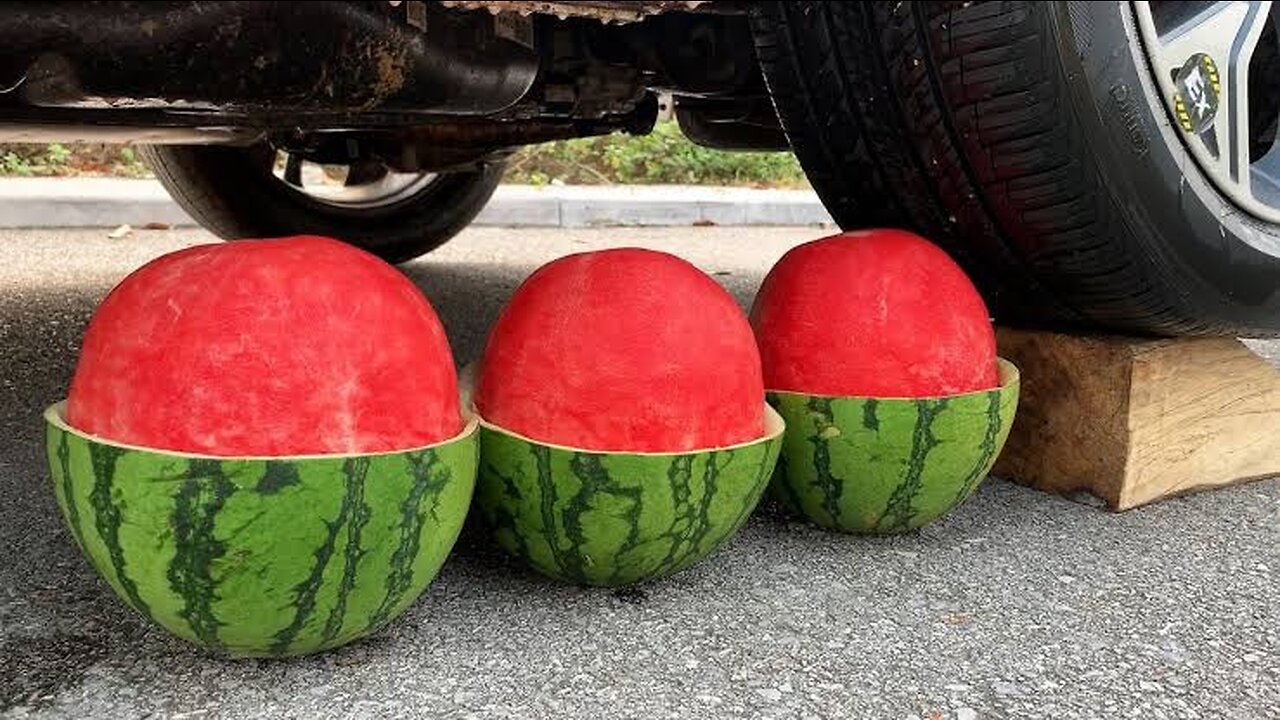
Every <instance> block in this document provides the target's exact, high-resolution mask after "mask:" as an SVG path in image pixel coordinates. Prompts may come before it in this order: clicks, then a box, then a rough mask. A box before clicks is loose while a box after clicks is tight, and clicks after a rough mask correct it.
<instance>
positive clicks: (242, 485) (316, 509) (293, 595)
mask: <svg viewBox="0 0 1280 720" xmlns="http://www.w3.org/2000/svg"><path fill="white" fill-rule="evenodd" d="M45 428H46V446H47V450H48V458H49V465H50V469H51V474H52V478H53V487H54V494H55V495H56V497H57V501H58V505H59V506H60V507H61V509H62V513H63V517H64V519H65V520H66V522H67V525H68V527H69V528H70V529H71V533H72V535H73V537H74V538H75V541H76V543H77V544H78V545H79V546H80V548H81V549H82V550H83V551H84V553H85V555H86V556H87V557H88V558H89V560H90V562H91V563H92V564H93V566H94V567H95V568H96V569H97V571H98V572H99V574H101V575H102V577H103V578H104V579H105V580H106V581H107V583H108V584H109V585H110V586H111V588H112V589H113V590H114V591H115V592H116V594H117V595H119V596H120V598H121V599H122V600H124V601H125V603H127V604H128V605H129V606H130V607H132V608H133V609H134V610H136V611H138V612H139V613H141V614H142V615H143V616H145V617H147V618H149V619H151V620H152V621H154V622H156V623H157V624H159V625H161V626H162V627H164V628H166V629H167V630H169V631H170V632H171V633H173V634H174V635H176V636H178V637H180V638H183V639H185V640H189V641H191V642H193V643H196V644H198V645H201V646H204V647H206V648H208V649H210V650H213V651H215V652H217V653H220V654H225V655H230V656H236V657H271V656H288V655H301V654H308V653H313V652H318V651H322V650H326V649H329V648H334V647H337V646H340V645H343V644H346V643H348V642H351V641H352V640H355V639H357V638H359V637H362V636H364V635H367V634H369V633H371V632H374V631H376V630H378V629H379V628H381V627H383V626H384V625H386V624H387V623H389V622H390V621H391V620H393V619H394V618H396V617H397V616H399V615H400V614H401V613H402V612H404V611H405V610H406V609H407V608H408V607H409V605H410V604H412V603H413V601H414V600H415V599H416V598H417V597H418V596H419V595H420V594H421V593H422V591H423V590H424V589H425V588H426V587H427V585H428V584H429V583H430V582H431V581H432V579H434V578H435V575H436V573H437V572H438V571H439V570H440V567H441V565H443V563H444V560H445V558H446V557H447V556H448V554H449V552H450V550H451V549H452V548H453V545H454V543H455V541H456V540H457V538H458V534H459V532H460V531H461V530H462V525H463V521H464V520H465V517H466V514H467V511H468V508H469V506H470V503H471V498H472V495H473V492H474V488H475V475H476V467H477V465H478V463H479V437H478V429H477V428H478V423H477V421H476V420H475V419H471V420H470V422H469V423H468V424H467V426H466V427H465V428H464V430H463V431H462V432H461V433H460V434H459V435H457V436H456V437H454V438H451V439H449V440H446V441H443V442H440V443H436V444H433V445H428V446H424V447H420V448H413V449H408V450H403V451H393V452H380V453H368V454H351V455H340V454H334V455H312V456H291V457H270V458H241V457H237V458H227V457H214V456H204V455H195V454H190V453H181V452H171V451H164V450H155V449H148V448H141V447H135V446H130V445H127V444H122V443H116V442H112V441H107V440H104V439H102V438H97V437H93V436H90V435H86V434H84V433H81V432H79V431H77V430H75V429H74V428H72V427H70V426H69V425H68V424H67V423H66V420H65V402H60V403H57V404H55V405H53V406H52V407H50V408H49V409H48V410H47V411H46V412H45Z"/></svg>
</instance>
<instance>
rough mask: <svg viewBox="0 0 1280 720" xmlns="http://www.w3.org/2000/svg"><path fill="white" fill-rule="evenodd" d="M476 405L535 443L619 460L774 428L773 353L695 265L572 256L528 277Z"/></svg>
mask: <svg viewBox="0 0 1280 720" xmlns="http://www.w3.org/2000/svg"><path fill="white" fill-rule="evenodd" d="M476 408H477V410H478V411H479V412H480V414H481V416H483V417H484V419H485V420H486V421H488V422H490V423H493V424H494V425H497V426H501V427H503V428H506V429H508V430H510V431H512V432H515V433H518V434H520V435H523V436H525V437H528V438H532V439H534V440H538V441H540V442H545V443H551V444H559V445H567V446H573V447H578V448H586V449H591V450H601V451H608V452H615V451H641V452H676V451H682V452H683V451H690V450H700V449H705V448H713V447H725V446H728V445H736V444H740V443H745V442H750V441H752V440H756V439H758V438H759V437H760V436H761V435H762V434H764V430H765V427H764V413H763V408H764V382H763V380H762V378H761V374H760V353H759V351H758V350H757V349H756V343H755V338H754V337H753V336H752V333H751V326H750V325H749V324H748V322H747V318H746V316H745V315H744V314H743V312H742V310H741V309H740V308H739V307H738V304H737V302H735V301H734V299H733V297H732V296H731V295H729V293H727V292H726V291H725V290H724V288H722V287H720V286H719V285H718V284H716V282H715V281H714V280H712V279H711V278H710V277H708V276H707V274H706V273H704V272H702V271H701V270H699V269H698V268H696V267H694V266H693V265H691V264H689V263H688V262H686V261H684V260H681V259H680V258H678V257H675V256H674V255H669V254H667V253H662V252H655V251H652V250H642V249H638V248H620V249H615V250H602V251H599V252H589V253H581V254H577V255H570V256H568V257H564V258H561V259H559V260H556V261H554V262H551V263H548V264H547V265H544V266H543V267H541V268H539V269H538V270H537V272H535V273H533V275H531V276H530V277H529V278H528V279H527V280H525V282H524V283H523V284H521V286H520V288H519V289H517V290H516V292H515V294H514V295H513V296H512V298H511V300H510V302H509V303H508V304H507V306H506V307H505V308H504V309H503V311H502V314H501V316H500V317H499V318H498V321H497V323H496V324H495V325H494V327H493V331H492V332H491V333H490V335H489V340H488V343H487V344H486V347H485V351H484V361H483V363H482V365H481V368H480V374H479V377H478V379H477V387H476Z"/></svg>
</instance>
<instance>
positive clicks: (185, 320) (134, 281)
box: [67, 237, 462, 456]
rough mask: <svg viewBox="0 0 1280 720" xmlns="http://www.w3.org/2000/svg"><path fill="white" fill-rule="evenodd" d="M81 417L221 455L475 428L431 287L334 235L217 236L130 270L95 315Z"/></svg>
mask: <svg viewBox="0 0 1280 720" xmlns="http://www.w3.org/2000/svg"><path fill="white" fill-rule="evenodd" d="M67 419H68V422H70V424H71V425H73V426H74V427H76V428H78V429H80V430H81V431H84V432H87V433H91V434H93V435H97V436H100V437H103V438H106V439H109V440H115V441H117V442H123V443H128V444H133V445H140V446H144V447H148V448H158V449H166V450H178V451H186V452H195V453H202V454H210V455H220V456H282V455H304V454H306V455H309V454H329V453H369V452H380V451H389V450H398V449H406V448H412V447H417V446H421V445H426V444H430V443H433V442H437V441H441V440H446V439H448V438H451V437H453V436H455V435H457V434H458V433H459V432H460V431H461V427H462V419H461V416H460V413H459V403H458V388H457V376H456V371H455V369H454V365H453V360H452V355H451V353H450V351H449V344H448V340H447V339H446V337H445V334H444V329H443V327H441V325H440V321H439V319H438V318H437V317H436V314H435V311H434V310H432V308H431V305H430V304H429V303H428V302H427V300H426V298H424V297H423V296H422V294H421V292H419V291H418V288H417V287H415V286H414V285H413V283H411V282H410V281H409V280H408V279H407V278H405V277H404V276H403V275H401V274H400V273H399V272H397V271H396V269H395V268H393V267H391V266H390V265H388V264H386V263H385V262H383V261H381V260H379V259H377V258H375V257H374V256H372V255H370V254H368V253H365V252H363V251H361V250H357V249H355V248H353V247H351V246H349V245H346V244H343V243H341V242H338V241H336V240H331V239H327V238H320V237H294V238H282V239H276V240H242V241H237V242H233V243H226V244H216V245H201V246H197V247H193V248H188V249H186V250H181V251H178V252H174V253H171V254H168V255H165V256H163V257H160V258H157V259H156V260H154V261H152V262H150V263H148V264H147V265H145V266H143V267H142V268H140V269H138V270H137V271H136V272H134V273H133V274H131V275H129V276H128V277H127V278H125V279H124V280H123V281H122V282H121V283H120V284H119V285H118V286H117V287H116V288H115V289H114V290H112V291H111V293H110V294H109V295H108V296H107V298H106V300H104V301H103V303H102V305H101V306H100V307H99V308H98V310H97V311H96V312H95V314H94V316H93V319H92V320H91V321H90V323H89V328H88V330H87V331H86V333H85V337H84V345H83V348H82V350H81V354H80V360H79V363H78V364H77V366H76V372H75V377H74V378H73V380H72V382H71V392H70V396H69V398H68V401H67Z"/></svg>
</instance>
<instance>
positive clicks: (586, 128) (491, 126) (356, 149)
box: [271, 94, 658, 172]
mask: <svg viewBox="0 0 1280 720" xmlns="http://www.w3.org/2000/svg"><path fill="white" fill-rule="evenodd" d="M657 116H658V99H657V96H655V95H652V94H651V95H648V96H647V97H645V98H644V99H643V100H642V101H641V102H640V103H639V105H637V106H636V108H635V109H634V110H633V111H632V112H630V113H628V114H626V115H617V116H612V117H607V118H601V119H597V120H571V119H563V118H534V119H528V120H517V121H500V120H488V119H478V118H477V119H468V120H459V121H442V122H435V123H430V124H427V125H419V126H416V127H412V128H404V129H401V130H398V131H394V132H386V131H384V132H378V133H372V132H365V131H351V132H320V133H314V132H313V133H296V134H289V135H284V134H276V135H273V136H272V138H271V142H272V144H273V145H274V146H275V147H277V148H281V149H283V150H285V151H287V152H289V153H290V154H296V155H298V156H299V157H302V158H304V159H307V160H310V161H312V162H316V163H320V164H338V165H341V164H346V163H349V162H351V161H352V160H355V159H367V158H377V159H378V160H379V161H381V162H383V163H384V164H386V165H388V166H390V167H393V168H395V169H396V170H397V171H400V172H442V171H445V170H452V169H457V168H459V167H463V166H466V165H467V164H473V163H475V162H477V161H483V160H486V159H491V158H493V157H496V156H501V155H503V154H505V153H508V152H510V150H512V149H513V148H515V147H517V146H520V145H532V144H536V143H543V142H551V141H553V140H567V139H569V138H576V137H588V136H592V135H607V134H609V133H611V132H615V131H622V132H628V133H632V134H642V133H647V132H649V131H651V130H652V129H653V124H654V122H655V121H656V120H657Z"/></svg>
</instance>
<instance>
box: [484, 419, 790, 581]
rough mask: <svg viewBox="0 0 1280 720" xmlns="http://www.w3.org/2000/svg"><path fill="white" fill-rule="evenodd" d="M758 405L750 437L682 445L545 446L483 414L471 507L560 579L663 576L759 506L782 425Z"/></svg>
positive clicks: (505, 540)
mask: <svg viewBox="0 0 1280 720" xmlns="http://www.w3.org/2000/svg"><path fill="white" fill-rule="evenodd" d="M765 411H766V420H765V423H766V433H765V436H764V437H762V438H760V439H759V440H756V441H753V442H750V443H744V444H741V445H734V446H730V447H725V448H719V449H714V450H702V451H692V452H684V453H638V452H637V453H632V452H600V451H595V450H583V449H578V448H572V447H564V446H560V445H551V444H547V443H541V442H537V441H535V440H531V439H529V438H525V437H521V436H520V435H518V434H516V433H513V432H510V431H508V430H505V429H503V428H501V427H498V426H495V425H492V424H489V423H486V422H485V421H484V420H483V419H481V421H480V445H481V453H480V455H481V463H480V474H479V480H478V484H477V486H476V509H477V511H478V512H479V513H480V516H481V517H482V518H483V519H484V520H485V521H486V522H487V524H488V525H489V527H490V528H491V530H492V532H493V535H494V537H495V539H496V541H497V543H498V544H499V545H500V546H501V547H503V548H504V549H506V550H507V551H508V552H510V553H511V554H513V555H515V556H517V557H520V558H522V559H524V560H525V561H526V562H528V563H529V564H530V565H531V566H532V567H533V568H534V569H536V570H538V571H540V572H542V573H543V574H545V575H548V576H550V577H552V578H555V579H557V580H561V581H564V582H569V583H574V584H579V585H597V586H619V585H629V584H633V583H638V582H643V581H646V580H652V579H655V578H659V577H662V576H665V575H670V574H671V573H675V572H678V571H680V570H683V569H685V568H687V567H689V566H691V565H693V564H694V563H697V562H698V561H700V560H702V559H704V558H706V557H707V556H708V555H710V554H711V553H713V552H714V551H715V550H716V549H717V548H719V547H720V546H721V545H722V544H723V543H724V542H725V541H726V540H728V539H729V538H730V537H731V536H732V535H733V534H734V533H735V532H737V530H738V529H739V528H740V527H742V525H743V523H745V522H746V520H747V517H748V516H750V515H751V511H752V510H754V509H755V507H756V504H757V503H759V501H760V497H761V496H762V495H763V494H764V490H765V488H766V486H767V485H768V483H769V476H770V474H771V473H772V472H773V467H774V464H775V463H776V462H777V459H778V451H779V449H780V447H781V445H782V432H783V421H782V418H781V417H780V416H779V415H778V414H777V413H776V412H774V411H773V409H771V408H769V407H767V406H766V407H765Z"/></svg>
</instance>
